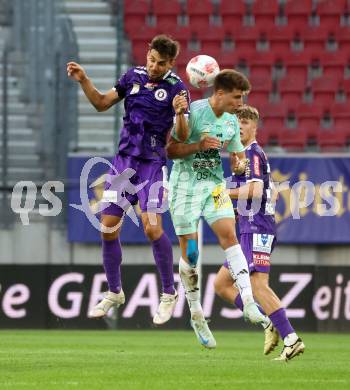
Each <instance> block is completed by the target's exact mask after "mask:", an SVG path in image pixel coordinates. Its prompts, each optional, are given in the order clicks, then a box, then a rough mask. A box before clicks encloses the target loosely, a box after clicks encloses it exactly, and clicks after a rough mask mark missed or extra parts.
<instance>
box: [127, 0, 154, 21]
mask: <svg viewBox="0 0 350 390" xmlns="http://www.w3.org/2000/svg"><path fill="white" fill-rule="evenodd" d="M149 10H150V3H149V1H148V0H128V1H125V2H124V14H125V16H129V15H143V17H145V15H147V14H148V12H149Z"/></svg>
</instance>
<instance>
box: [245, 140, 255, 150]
mask: <svg viewBox="0 0 350 390" xmlns="http://www.w3.org/2000/svg"><path fill="white" fill-rule="evenodd" d="M257 143H258V141H256V140H255V141H253V142H251V143H250V144H249V145H247V146H246V147H245V148H244V150H247V149H248V148H249V147H250V146H252V145H253V144H257Z"/></svg>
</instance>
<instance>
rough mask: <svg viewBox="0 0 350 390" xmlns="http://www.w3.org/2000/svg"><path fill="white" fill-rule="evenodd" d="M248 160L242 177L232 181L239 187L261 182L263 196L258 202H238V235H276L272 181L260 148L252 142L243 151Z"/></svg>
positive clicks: (266, 161)
mask: <svg viewBox="0 0 350 390" xmlns="http://www.w3.org/2000/svg"><path fill="white" fill-rule="evenodd" d="M245 154H246V158H247V159H248V160H249V164H248V165H247V168H246V171H245V173H244V174H242V175H234V176H233V179H234V181H235V182H236V183H237V184H238V186H241V185H242V184H244V183H249V182H251V181H261V182H263V184H264V189H263V196H262V199H261V200H260V199H259V200H255V201H252V199H248V201H240V202H238V214H239V219H238V220H239V230H240V233H241V234H242V233H261V234H272V235H275V234H276V225H275V217H274V214H275V209H274V205H273V204H272V202H271V192H272V180H271V175H270V165H269V162H268V160H267V157H266V154H265V153H264V151H263V150H262V148H261V147H260V146H259V145H258V144H257V142H253V143H252V144H250V145H249V146H248V147H247V148H246V149H245Z"/></svg>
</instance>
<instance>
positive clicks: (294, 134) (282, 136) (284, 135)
mask: <svg viewBox="0 0 350 390" xmlns="http://www.w3.org/2000/svg"><path fill="white" fill-rule="evenodd" d="M307 138H308V136H307V131H306V129H305V128H303V127H300V126H297V127H296V128H295V129H290V128H288V127H282V128H281V129H280V131H279V133H278V141H279V144H280V145H281V146H283V147H284V148H285V149H289V150H292V149H293V150H302V149H304V148H305V146H306V145H307Z"/></svg>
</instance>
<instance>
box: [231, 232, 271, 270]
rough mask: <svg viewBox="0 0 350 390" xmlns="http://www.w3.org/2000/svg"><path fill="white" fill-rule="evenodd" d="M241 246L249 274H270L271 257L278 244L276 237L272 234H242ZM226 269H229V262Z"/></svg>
mask: <svg viewBox="0 0 350 390" xmlns="http://www.w3.org/2000/svg"><path fill="white" fill-rule="evenodd" d="M240 244H241V247H242V251H243V253H244V256H245V258H246V259H247V263H248V268H249V272H250V273H253V272H264V273H269V272H270V255H271V253H272V251H273V248H274V247H275V244H276V237H275V236H274V235H272V234H262V233H242V234H241V235H240ZM224 267H226V268H228V263H227V260H225V262H224Z"/></svg>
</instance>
